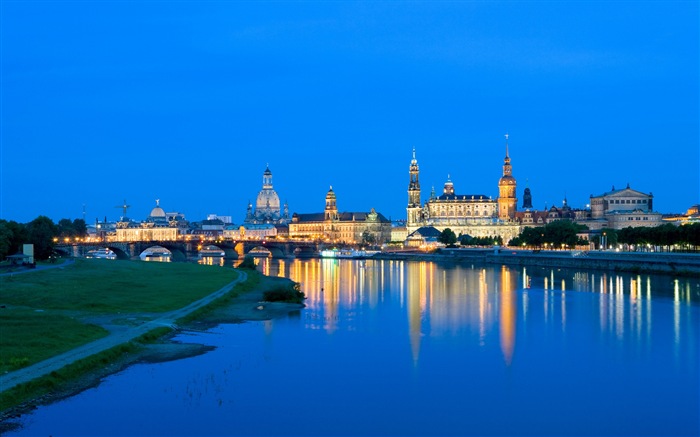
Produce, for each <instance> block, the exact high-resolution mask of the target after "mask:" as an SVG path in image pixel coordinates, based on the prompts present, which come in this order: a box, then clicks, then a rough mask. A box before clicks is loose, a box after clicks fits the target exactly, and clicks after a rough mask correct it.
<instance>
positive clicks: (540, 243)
mask: <svg viewBox="0 0 700 437" xmlns="http://www.w3.org/2000/svg"><path fill="white" fill-rule="evenodd" d="M587 230H588V226H585V225H579V224H577V223H574V222H572V221H569V220H556V221H553V222H551V223H547V224H546V225H544V226H542V227H537V228H532V227H526V228H524V229H523V230H522V232H520V234H519V235H518V236H517V237H515V238H513V239H512V240H510V241H509V242H508V246H526V247H530V248H537V249H540V248H553V249H562V248H569V249H570V248H573V247H575V246H580V245H584V244H588V240H586V239H584V238H581V237H579V236H578V234H579V233H581V232H584V231H587Z"/></svg>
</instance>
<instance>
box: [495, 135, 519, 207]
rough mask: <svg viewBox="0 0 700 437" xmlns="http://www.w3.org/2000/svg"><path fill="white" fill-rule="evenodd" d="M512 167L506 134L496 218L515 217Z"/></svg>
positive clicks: (515, 201)
mask: <svg viewBox="0 0 700 437" xmlns="http://www.w3.org/2000/svg"><path fill="white" fill-rule="evenodd" d="M512 173H513V168H512V167H511V165H510V156H508V134H506V157H505V159H504V160H503V176H502V177H501V179H499V181H498V218H500V219H501V220H512V219H513V218H515V211H516V209H517V205H518V199H516V197H515V186H516V184H515V178H514V177H513V174H512Z"/></svg>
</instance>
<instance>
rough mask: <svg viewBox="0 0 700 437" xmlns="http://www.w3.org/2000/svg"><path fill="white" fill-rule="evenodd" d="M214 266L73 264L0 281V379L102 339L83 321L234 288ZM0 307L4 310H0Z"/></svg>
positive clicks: (177, 304)
mask: <svg viewBox="0 0 700 437" xmlns="http://www.w3.org/2000/svg"><path fill="white" fill-rule="evenodd" d="M237 276H238V273H237V272H236V271H235V270H233V269H228V268H222V267H218V266H202V265H197V264H188V263H147V262H141V261H116V260H100V259H96V260H95V259H92V260H87V259H79V260H76V261H75V264H72V265H67V266H65V267H63V268H57V269H51V270H46V271H36V272H31V273H25V274H20V275H13V276H2V277H0V372H4V371H7V370H14V369H18V368H21V367H26V366H28V365H31V364H34V363H36V362H39V361H41V360H44V359H46V358H49V357H51V356H54V355H57V354H59V353H62V352H65V351H68V350H70V349H73V348H75V347H77V346H80V345H82V344H85V343H88V342H90V341H92V340H95V339H98V338H100V337H103V336H105V335H107V332H106V331H105V330H104V329H102V328H101V327H99V326H95V325H89V324H85V323H82V322H80V321H79V318H80V316H81V315H95V314H111V313H122V314H123V313H142V312H143V313H159V312H165V311H170V310H174V309H178V308H182V307H184V306H187V305H188V304H190V303H192V302H194V301H196V300H198V299H200V298H202V297H204V296H207V295H209V294H211V293H213V292H215V291H216V290H218V289H220V288H221V287H223V286H224V285H226V284H228V283H229V282H231V281H233V280H234V279H235V278H236V277H237ZM2 306H4V308H2Z"/></svg>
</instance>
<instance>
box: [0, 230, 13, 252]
mask: <svg viewBox="0 0 700 437" xmlns="http://www.w3.org/2000/svg"><path fill="white" fill-rule="evenodd" d="M6 223H7V222H5V221H4V220H2V221H0V259H5V257H6V256H7V255H12V253H11V252H10V250H11V249H12V230H11V229H10V227H9V226H7V224H6Z"/></svg>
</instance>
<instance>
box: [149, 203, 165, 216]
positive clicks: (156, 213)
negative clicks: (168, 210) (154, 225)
mask: <svg viewBox="0 0 700 437" xmlns="http://www.w3.org/2000/svg"><path fill="white" fill-rule="evenodd" d="M149 217H150V218H165V211H164V210H163V208H161V207H160V200H156V206H155V208H153V209H152V210H151V214H150V215H149Z"/></svg>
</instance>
